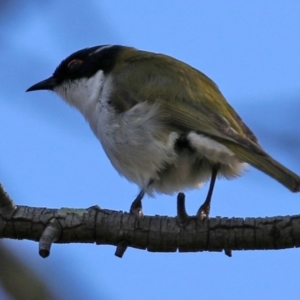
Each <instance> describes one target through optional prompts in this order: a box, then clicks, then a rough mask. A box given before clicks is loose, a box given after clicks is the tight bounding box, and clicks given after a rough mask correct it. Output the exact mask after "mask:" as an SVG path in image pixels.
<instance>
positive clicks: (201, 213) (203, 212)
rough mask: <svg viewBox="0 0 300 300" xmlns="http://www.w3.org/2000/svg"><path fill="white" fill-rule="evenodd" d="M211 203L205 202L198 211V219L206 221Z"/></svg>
mask: <svg viewBox="0 0 300 300" xmlns="http://www.w3.org/2000/svg"><path fill="white" fill-rule="evenodd" d="M209 212H210V205H209V204H206V203H203V204H202V205H201V206H200V208H199V210H198V212H197V220H199V221H204V220H208V219H209Z"/></svg>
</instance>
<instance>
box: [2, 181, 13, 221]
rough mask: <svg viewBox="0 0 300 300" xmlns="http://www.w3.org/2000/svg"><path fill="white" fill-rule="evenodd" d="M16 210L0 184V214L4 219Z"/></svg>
mask: <svg viewBox="0 0 300 300" xmlns="http://www.w3.org/2000/svg"><path fill="white" fill-rule="evenodd" d="M16 209H17V206H16V205H15V203H14V202H13V201H12V199H11V198H10V197H9V196H8V194H7V193H6V192H5V190H4V188H3V186H2V185H1V183H0V214H1V215H3V216H5V217H10V216H11V215H12V214H13V213H14V212H15V211H16Z"/></svg>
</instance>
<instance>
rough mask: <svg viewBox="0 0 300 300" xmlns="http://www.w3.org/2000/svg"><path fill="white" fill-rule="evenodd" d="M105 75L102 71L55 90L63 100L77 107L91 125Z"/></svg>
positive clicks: (67, 83)
mask: <svg viewBox="0 0 300 300" xmlns="http://www.w3.org/2000/svg"><path fill="white" fill-rule="evenodd" d="M105 79H106V77H105V75H104V73H103V71H102V70H100V71H98V72H97V73H96V74H95V75H93V76H92V77H90V78H81V79H78V80H75V81H73V82H66V83H64V84H62V85H60V86H58V87H56V88H55V89H54V92H56V93H57V94H58V95H59V96H61V98H62V99H64V100H65V101H66V102H67V103H69V104H70V105H71V106H74V107H76V108H77V109H78V110H79V111H80V112H81V113H82V114H83V115H84V117H85V118H86V119H87V121H89V122H90V124H91V118H92V115H93V113H94V110H95V106H96V104H97V101H99V98H100V95H101V91H102V89H103V85H104V83H105Z"/></svg>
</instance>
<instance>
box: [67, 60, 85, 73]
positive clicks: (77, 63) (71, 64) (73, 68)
mask: <svg viewBox="0 0 300 300" xmlns="http://www.w3.org/2000/svg"><path fill="white" fill-rule="evenodd" d="M82 63H83V61H82V60H80V59H73V60H71V61H70V62H69V63H68V65H67V67H68V69H69V70H70V71H71V72H75V71H76V70H77V69H78V68H79V67H80V65H81V64H82Z"/></svg>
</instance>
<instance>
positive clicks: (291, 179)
mask: <svg viewBox="0 0 300 300" xmlns="http://www.w3.org/2000/svg"><path fill="white" fill-rule="evenodd" d="M226 146H227V147H228V148H229V149H230V150H232V151H233V152H234V153H235V155H236V156H237V157H239V158H240V159H241V160H242V161H244V162H247V163H249V164H250V165H252V166H254V167H255V168H257V169H259V170H260V171H262V172H264V173H266V174H268V175H269V176H271V177H273V178H274V179H276V180H277V181H279V182H280V183H281V184H283V185H284V186H285V187H287V188H288V189H290V190H291V191H292V192H299V191H300V177H299V176H298V175H297V174H295V173H293V172H292V171H290V170H289V169H287V168H286V167H284V166H283V165H281V164H280V163H279V162H277V161H276V160H275V159H273V158H272V157H271V156H269V155H268V154H267V153H265V152H262V151H259V152H255V151H253V150H250V149H248V148H245V147H243V146H241V145H237V144H231V145H226Z"/></svg>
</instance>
